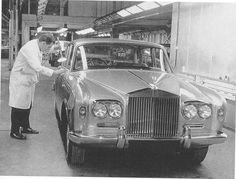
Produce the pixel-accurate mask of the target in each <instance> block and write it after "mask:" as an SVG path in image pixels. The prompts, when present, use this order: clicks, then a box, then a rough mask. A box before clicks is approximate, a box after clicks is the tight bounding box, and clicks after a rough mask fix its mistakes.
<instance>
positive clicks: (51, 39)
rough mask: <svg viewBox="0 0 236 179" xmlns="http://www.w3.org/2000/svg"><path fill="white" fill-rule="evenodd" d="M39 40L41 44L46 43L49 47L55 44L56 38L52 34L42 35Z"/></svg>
mask: <svg viewBox="0 0 236 179" xmlns="http://www.w3.org/2000/svg"><path fill="white" fill-rule="evenodd" d="M38 39H39V42H46V44H47V45H49V44H51V43H54V42H55V38H54V37H53V35H52V34H50V33H44V34H40V35H39V38H38Z"/></svg>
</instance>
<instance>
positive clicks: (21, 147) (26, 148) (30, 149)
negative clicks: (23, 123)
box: [0, 60, 235, 179]
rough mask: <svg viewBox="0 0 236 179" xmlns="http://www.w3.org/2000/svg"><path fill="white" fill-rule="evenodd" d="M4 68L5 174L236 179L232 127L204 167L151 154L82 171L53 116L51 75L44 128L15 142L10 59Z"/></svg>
mask: <svg viewBox="0 0 236 179" xmlns="http://www.w3.org/2000/svg"><path fill="white" fill-rule="evenodd" d="M1 69H2V71H1V106H0V110H1V113H0V114H1V116H0V124H1V125H0V161H1V162H0V176H9V175H10V176H88V177H127V176H128V177H178V178H179V177H181V178H182V177H184V178H186V177H187V178H195V177H197V178H199V177H203V178H208V177H209V178H214V179H215V178H219V179H220V178H227V179H228V178H229V179H231V178H234V177H233V176H234V158H235V157H234V154H235V153H234V149H235V148H234V144H235V143H234V141H235V134H234V132H233V130H227V129H225V132H226V133H227V134H228V136H229V137H228V140H227V141H226V143H225V144H220V145H215V146H212V147H210V150H209V153H208V155H207V158H206V159H205V160H204V162H203V164H202V165H200V166H198V167H191V166H188V165H184V164H179V163H178V162H176V160H175V159H174V158H172V157H168V158H158V159H157V160H158V163H157V164H155V163H154V162H156V161H157V160H156V159H155V157H154V158H153V159H152V160H147V159H144V158H145V155H144V156H136V157H135V156H134V157H128V158H126V157H124V156H121V157H120V155H119V154H118V155H116V154H114V153H97V154H95V155H93V156H90V160H91V161H90V163H89V164H88V165H87V166H85V167H82V168H79V167H75V166H69V165H67V162H66V160H65V152H64V148H63V144H62V141H61V138H60V134H59V130H58V128H57V121H56V118H55V115H54V112H53V111H54V108H53V103H54V102H53V100H54V96H53V92H52V91H51V84H52V79H48V78H47V77H42V78H41V81H40V83H39V84H38V85H37V89H36V95H35V103H34V106H33V108H32V110H31V115H30V118H31V127H32V128H35V129H37V130H39V131H40V134H38V135H27V138H28V140H26V141H20V140H15V139H11V138H10V137H9V132H10V130H9V129H10V118H9V117H10V108H9V106H8V94H9V92H8V83H9V73H10V72H9V71H8V70H6V69H7V61H6V60H2V67H1ZM233 109H235V108H233ZM230 120H232V119H230ZM228 121H229V120H228ZM229 126H230V125H229ZM231 127H232V125H231ZM226 151H227V152H226ZM100 155H101V156H100ZM122 157H123V158H122ZM140 157H141V158H142V157H143V159H144V160H140ZM149 159H150V158H149Z"/></svg>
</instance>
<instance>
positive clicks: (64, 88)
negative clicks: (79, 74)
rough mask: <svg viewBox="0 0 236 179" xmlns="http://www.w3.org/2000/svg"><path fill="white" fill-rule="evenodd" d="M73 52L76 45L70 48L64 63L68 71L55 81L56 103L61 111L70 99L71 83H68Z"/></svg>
mask: <svg viewBox="0 0 236 179" xmlns="http://www.w3.org/2000/svg"><path fill="white" fill-rule="evenodd" d="M73 52H74V45H73V44H71V45H70V46H69V48H68V52H67V55H66V59H67V60H66V61H65V62H63V63H62V66H63V67H64V68H66V69H67V71H66V72H65V73H62V74H60V75H58V76H57V78H56V79H55V101H56V107H57V109H58V110H59V111H58V112H59V114H60V112H61V111H60V109H61V106H62V103H63V101H64V99H66V98H68V93H69V92H68V91H69V90H70V87H69V83H68V82H67V76H68V74H69V73H70V70H71V63H72V59H73Z"/></svg>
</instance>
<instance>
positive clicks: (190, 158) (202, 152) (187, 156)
mask: <svg viewBox="0 0 236 179" xmlns="http://www.w3.org/2000/svg"><path fill="white" fill-rule="evenodd" d="M207 152H208V146H207V147H203V148H195V149H189V150H183V151H182V152H181V157H183V159H184V160H186V161H187V162H190V163H191V164H200V163H201V162H202V161H203V160H204V159H205V158H206V155H207Z"/></svg>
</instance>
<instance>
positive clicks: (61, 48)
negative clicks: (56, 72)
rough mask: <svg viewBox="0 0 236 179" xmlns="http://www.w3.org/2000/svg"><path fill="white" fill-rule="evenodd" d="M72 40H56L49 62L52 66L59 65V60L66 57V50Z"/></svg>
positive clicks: (50, 52)
mask: <svg viewBox="0 0 236 179" xmlns="http://www.w3.org/2000/svg"><path fill="white" fill-rule="evenodd" d="M69 43H70V42H69V41H56V43H55V44H54V45H53V46H52V48H51V50H50V51H49V54H48V56H49V64H51V66H54V67H55V66H59V65H60V62H58V61H57V60H58V59H59V58H61V57H65V51H66V48H67V46H68V44H69Z"/></svg>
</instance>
